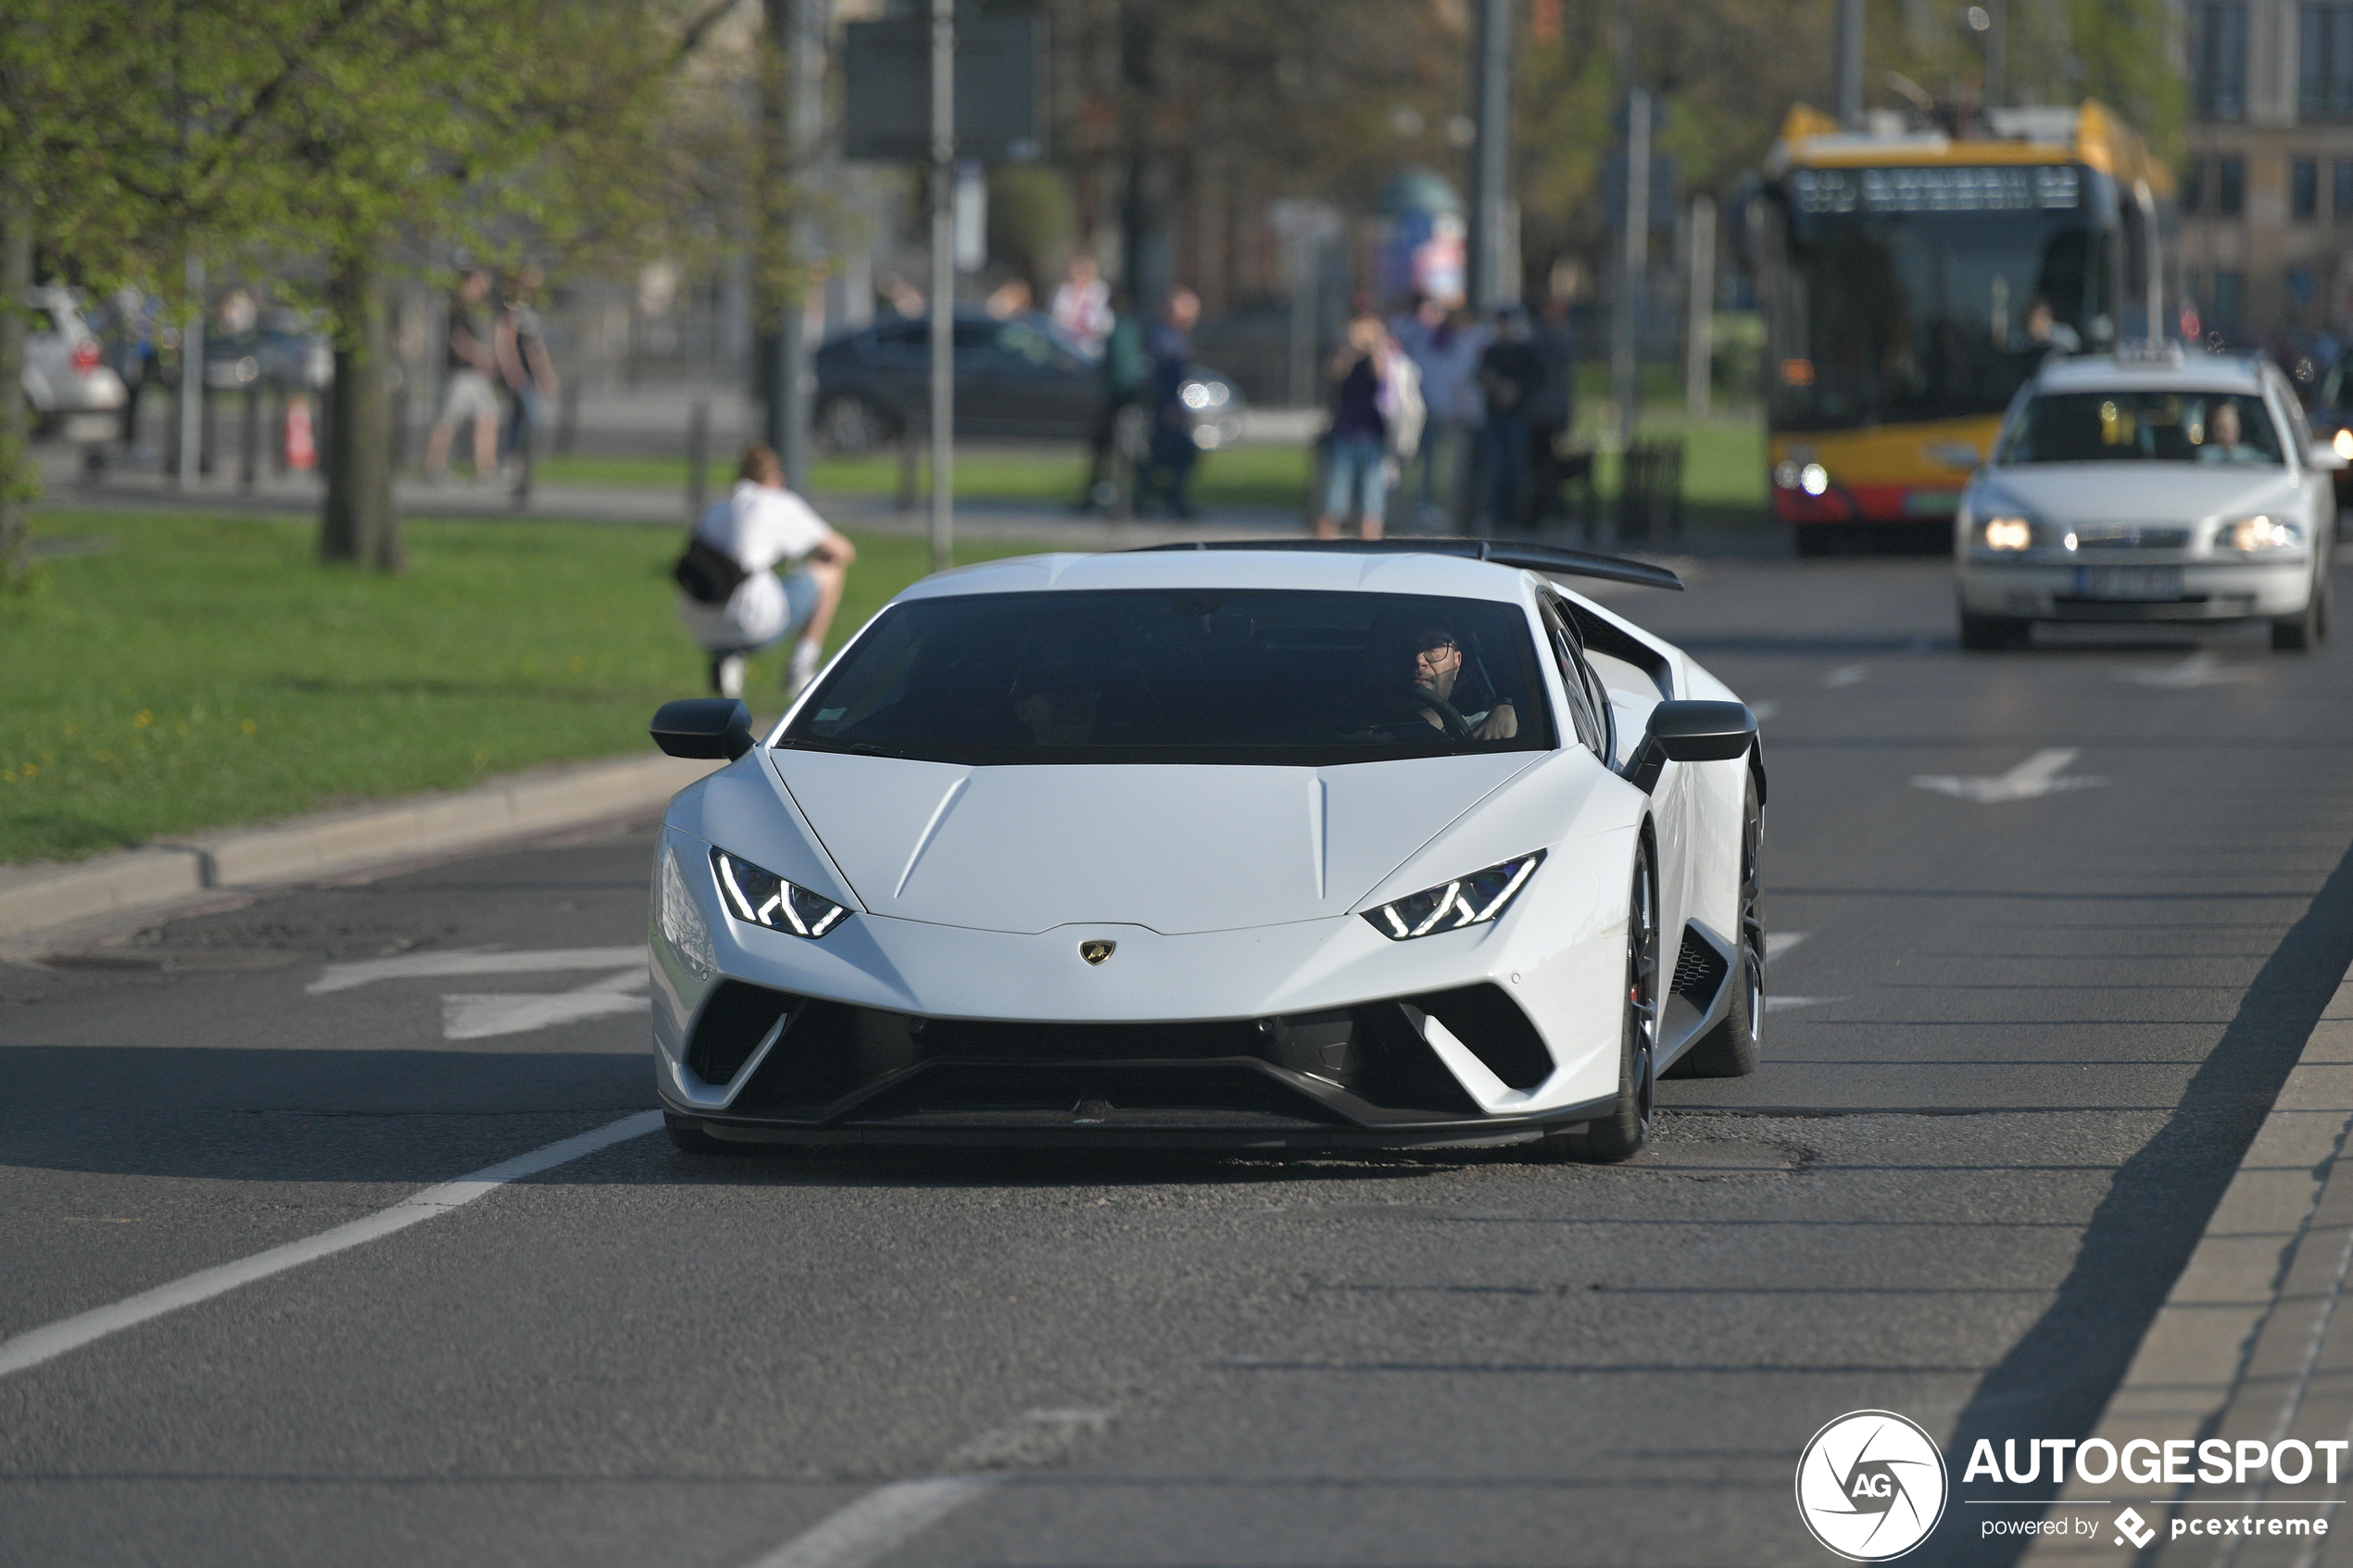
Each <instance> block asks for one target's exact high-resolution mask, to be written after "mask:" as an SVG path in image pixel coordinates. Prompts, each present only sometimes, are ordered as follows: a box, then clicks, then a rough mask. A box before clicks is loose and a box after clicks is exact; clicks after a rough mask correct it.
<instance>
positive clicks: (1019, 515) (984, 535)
mask: <svg viewBox="0 0 2353 1568" xmlns="http://www.w3.org/2000/svg"><path fill="white" fill-rule="evenodd" d="M40 456H41V460H42V481H43V488H44V498H43V500H42V501H41V503H40V509H42V510H48V511H144V510H170V511H217V512H237V513H244V514H247V515H250V514H253V513H257V512H260V513H280V514H305V515H308V514H311V513H315V512H317V511H318V509H319V506H320V501H321V496H322V495H323V494H324V489H325V486H324V483H323V482H322V481H321V479H320V478H319V476H318V475H316V474H296V473H289V474H271V473H263V474H260V475H258V476H257V478H256V482H255V484H254V487H253V488H252V489H251V490H247V489H245V487H244V486H242V485H241V484H239V483H237V480H236V478H235V477H234V475H233V474H216V475H214V476H213V477H211V478H209V479H206V480H202V481H199V482H198V483H196V484H195V487H193V488H191V489H185V490H183V489H182V488H180V487H179V486H178V485H177V484H176V483H172V482H171V481H170V479H168V478H167V477H166V476H165V475H164V474H162V473H160V472H158V471H157V470H153V469H146V468H127V467H123V466H121V465H119V464H118V465H114V466H110V467H109V468H107V470H106V471H105V472H104V473H103V474H100V475H97V476H92V475H89V474H86V473H83V472H82V471H81V469H80V467H79V464H78V462H77V461H76V459H75V457H74V454H73V452H72V450H71V449H70V448H68V447H61V446H57V445H48V446H45V447H44V448H43V449H42V450H41V454H40ZM393 499H394V503H395V505H396V506H397V507H398V508H400V511H401V513H402V515H403V516H407V517H443V518H467V519H484V520H496V519H502V518H517V517H521V518H532V519H537V520H541V521H564V522H588V523H619V524H635V525H641V526H656V527H668V528H684V527H685V526H686V522H687V517H686V493H685V491H684V490H683V489H681V490H667V489H650V488H647V487H645V486H642V485H617V484H537V485H535V486H534V487H533V490H532V497H531V505H530V506H529V508H525V509H521V510H519V509H517V508H516V507H515V504H514V501H513V498H512V496H511V495H510V493H509V491H508V488H507V486H505V485H503V484H468V483H454V482H453V483H442V484H428V483H424V482H423V481H422V480H413V479H409V480H401V481H399V482H397V483H395V484H394V486H393ZM811 499H812V501H813V502H814V504H815V505H816V508H817V509H818V511H819V512H820V513H821V514H823V515H824V517H825V519H826V520H827V521H831V522H833V523H834V524H836V525H837V526H838V527H842V528H846V529H851V530H856V531H862V532H865V533H895V534H900V535H912V536H916V537H922V536H925V535H927V534H928V533H930V531H931V520H930V517H929V515H928V513H927V512H926V511H925V509H923V508H921V507H918V508H917V509H916V510H914V511H912V512H905V511H901V510H900V508H899V507H898V504H897V503H896V502H895V501H894V500H892V499H890V498H888V497H884V496H876V495H828V494H823V493H821V494H818V495H812V497H811ZM955 530H956V536H957V537H958V538H959V539H984V540H990V541H1001V540H1022V541H1029V540H1036V541H1038V542H1040V543H1046V544H1053V545H1063V546H1069V547H1071V548H1074V549H1082V550H1104V549H1114V550H1115V549H1125V548H1128V547H1130V546H1139V545H1160V544H1172V543H1176V542H1179V541H1186V540H1193V539H1221V538H1235V537H1241V536H1250V535H1265V536H1277V535H1282V534H1293V533H1304V532H1306V524H1305V521H1304V520H1303V519H1302V517H1301V516H1300V514H1299V513H1298V512H1296V511H1294V510H1291V509H1290V508H1272V507H1269V508H1219V509H1216V510H1214V511H1210V512H1206V513H1204V514H1203V515H1202V518H1201V519H1200V520H1199V521H1192V522H1178V521H1159V520H1138V521H1129V522H1120V521H1113V520H1111V519H1107V518H1101V517H1096V516H1091V515H1088V514H1082V513H1074V512H1072V511H1070V510H1069V509H1067V508H1062V507H1052V506H1040V505H1038V504H1035V503H1031V502H1020V501H997V500H961V501H959V502H957V503H956V508H955Z"/></svg>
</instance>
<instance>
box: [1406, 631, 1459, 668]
mask: <svg viewBox="0 0 2353 1568" xmlns="http://www.w3.org/2000/svg"><path fill="white" fill-rule="evenodd" d="M1453 646H1454V639H1453V638H1452V637H1441V638H1440V639H1439V640H1438V641H1436V642H1424V641H1422V640H1420V639H1418V638H1411V637H1409V638H1407V639H1406V646H1405V652H1407V653H1408V654H1410V655H1412V656H1413V657H1414V658H1415V659H1428V660H1429V661H1430V662H1431V663H1432V664H1435V663H1437V662H1438V661H1439V659H1441V658H1443V657H1444V656H1445V655H1446V654H1447V653H1449V652H1451V651H1452V650H1453Z"/></svg>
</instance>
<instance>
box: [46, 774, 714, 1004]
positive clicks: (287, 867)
mask: <svg viewBox="0 0 2353 1568" xmlns="http://www.w3.org/2000/svg"><path fill="white" fill-rule="evenodd" d="M714 766H715V764H713V763H710V762H699V761H683V760H680V759H676V758H672V757H664V756H661V755H659V754H656V755H653V756H647V757H631V758H624V759H619V760H606V761H600V762H587V763H579V764H573V765H565V766H558V767H549V768H535V769H531V770H529V771H524V772H519V773H510V774H508V775H506V776H505V777H502V778H497V779H493V780H491V781H489V782H488V783H486V784H480V785H478V786H476V787H475V788H472V789H468V790H459V791H457V792H455V793H434V794H427V795H418V796H411V797H408V798H406V799H402V800H392V801H384V802H380V803H378V804H375V805H371V806H364V807H359V808H356V809H350V810H344V811H327V812H321V813H318V814H316V815H312V816H307V817H297V818H296V819H294V820H292V821H290V822H280V823H276V824H274V825H271V826H267V827H259V828H233V829H227V830H223V831H222V832H220V833H214V834H202V835H199V836H196V837H191V838H183V839H176V840H170V841H165V842H159V843H157V844H153V845H150V846H148V847H145V848H140V849H127V850H123V851H122V852H120V853H119V854H113V855H101V856H98V857H96V858H95V859H89V860H83V861H80V862H77V863H73V864H69V865H22V866H0V958H32V957H38V956H40V955H41V954H42V953H44V952H46V951H48V950H50V949H51V948H53V947H56V946H57V944H58V943H59V942H60V941H70V940H71V939H72V938H74V937H76V936H78V935H88V934H91V933H94V932H96V931H97V930H99V929H101V928H104V927H107V926H109V925H111V924H114V923H119V922H120V918H121V917H123V916H125V915H131V914H135V913H138V912H140V911H142V910H145V911H154V912H160V911H162V910H164V909H168V908H169V907H170V906H172V905H174V904H182V903H188V902H191V901H199V900H204V899H208V898H211V897H220V896H221V895H223V894H234V893H240V892H258V891H261V890H264V889H267V888H271V887H275V886H283V885H286V884H294V883H300V882H310V881H315V880H317V879H319V878H321V877H330V876H345V875H350V874H353V873H356V872H364V871H369V870H372V869H378V868H382V867H386V866H390V865H394V864H397V863H400V862H404V861H410V860H415V859H424V858H440V857H447V856H450V855H455V854H461V853H465V852H469V851H472V850H478V849H484V848H488V847H493V846H496V845H498V844H502V843H510V842H513V841H517V840H521V839H527V838H536V837H543V836H545V835H547V834H554V833H562V832H567V831H571V830H574V829H579V828H585V827H591V826H595V825H597V824H599V823H604V822H626V821H630V820H633V819H637V818H643V817H650V816H652V815H654V814H655V813H656V812H658V811H660V810H661V808H662V806H663V805H664V804H666V803H667V802H668V801H669V799H670V797H672V796H673V795H675V794H676V793H677V792H678V791H680V790H682V789H684V788H686V785H688V784H692V783H694V782H695V781H696V780H697V779H698V778H701V777H702V776H703V775H704V774H705V773H707V772H709V771H711V769H712V768H713V767H714Z"/></svg>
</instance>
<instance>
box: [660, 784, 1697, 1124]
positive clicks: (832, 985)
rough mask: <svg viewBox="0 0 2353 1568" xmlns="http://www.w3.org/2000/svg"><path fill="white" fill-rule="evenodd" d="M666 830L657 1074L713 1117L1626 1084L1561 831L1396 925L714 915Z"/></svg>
mask: <svg viewBox="0 0 2353 1568" xmlns="http://www.w3.org/2000/svg"><path fill="white" fill-rule="evenodd" d="M660 854H661V859H660V860H658V861H657V866H656V893H655V899H654V909H655V918H654V920H653V921H652V922H651V932H650V937H651V945H652V948H653V954H654V964H653V1036H654V1055H655V1079H656V1086H657V1090H658V1092H659V1094H660V1096H661V1103H662V1106H663V1109H664V1110H667V1111H669V1112H670V1113H671V1114H672V1115H673V1116H675V1117H680V1118H684V1119H687V1120H688V1121H690V1122H691V1123H693V1124H695V1125H697V1126H699V1127H701V1128H702V1129H703V1130H705V1131H707V1132H709V1133H710V1134H711V1135H714V1136H717V1137H722V1138H736V1139H742V1140H748V1141H755V1142H787V1143H952V1144H1004V1143H1013V1144H1069V1145H1080V1146H1096V1145H1105V1144H1143V1145H1161V1146H1178V1145H1181V1146H1188V1147H1201V1148H1350V1147H1412V1146H1428V1145H1433V1144H1466V1143H1507V1142H1517V1141H1525V1140H1527V1139H1529V1138H1532V1137H1536V1136H1539V1135H1541V1134H1543V1133H1545V1132H1547V1131H1551V1130H1557V1129H1560V1128H1563V1127H1566V1126H1569V1125H1573V1124H1575V1123H1581V1122H1584V1121H1586V1120H1588V1119H1590V1118H1591V1117H1592V1115H1593V1114H1595V1112H1596V1111H1597V1110H1599V1109H1601V1108H1604V1107H1606V1106H1607V1105H1608V1104H1609V1103H1610V1101H1611V1100H1612V1098H1614V1096H1615V1094H1616V1090H1617V1059H1618V1054H1619V1041H1618V1033H1619V1011H1620V1009H1619V1007H1618V1005H1617V986H1618V985H1619V984H1620V980H1619V972H1620V967H1621V965H1622V963H1623V944H1624V936H1623V921H1624V913H1623V910H1622V909H1612V908H1610V907H1609V906H1608V901H1607V900H1604V899H1602V898H1600V897H1596V896H1595V895H1596V889H1597V888H1598V887H1600V886H1601V885H1602V884H1603V883H1604V879H1603V878H1599V877H1588V876H1579V875H1576V874H1572V872H1571V868H1570V867H1569V866H1568V865H1567V864H1565V863H1563V862H1564V861H1565V860H1566V859H1568V858H1567V857H1559V856H1556V857H1554V861H1553V862H1552V863H1550V864H1548V866H1547V868H1546V869H1547V871H1549V872H1556V873H1558V874H1554V875H1551V876H1547V877H1542V878H1540V879H1538V880H1537V881H1536V882H1533V883H1531V884H1529V887H1528V889H1527V890H1525V892H1524V893H1523V895H1522V897H1521V899H1520V901H1519V903H1518V904H1516V906H1515V908H1514V909H1513V911H1512V912H1511V914H1510V915H1507V916H1506V917H1505V919H1504V920H1503V921H1500V922H1496V923H1495V924H1494V925H1491V926H1482V927H1479V928H1478V929H1477V930H1474V931H1466V932H1461V933H1453V934H1449V935H1446V936H1444V937H1442V938H1432V939H1425V940H1424V941H1420V942H1414V943H1392V942H1390V941H1389V940H1388V939H1386V938H1384V937H1382V936H1380V935H1378V933H1376V932H1374V931H1373V929H1372V927H1371V926H1370V925H1369V924H1368V923H1366V922H1365V921H1363V920H1361V919H1359V918H1357V917H1356V916H1353V915H1349V916H1343V917H1340V918H1339V919H1337V920H1315V921H1308V922H1294V923H1291V924H1288V925H1279V926H1272V927H1260V928H1245V929H1241V930H1237V931H1228V932H1213V933H1204V934H1200V935H1187V936H1169V935H1163V934H1160V933H1156V932H1152V931H1150V930H1147V929H1145V928H1143V927H1140V926H1133V925H1127V926H1120V925H1113V924H1100V923H1098V924H1088V925H1087V926H1085V927H1084V928H1083V929H1082V928H1079V927H1074V926H1063V927H1057V928H1055V929H1053V930H1051V931H1048V932H1042V933H1038V934H1035V935H1021V934H1013V933H1002V932H987V931H977V930H971V929H967V928H962V927H949V926H938V925H931V924H927V923H924V922H912V921H904V920H894V919H890V918H887V917H880V916H875V915H874V914H871V913H866V914H859V915H854V916H853V917H852V918H851V919H850V920H849V921H848V922H845V923H844V924H843V925H842V926H841V927H840V928H839V929H838V930H837V931H836V932H834V933H832V934H829V935H827V936H826V937H825V938H824V940H823V941H804V940H801V939H799V938H795V937H789V936H786V935H781V934H777V933H774V932H768V931H764V930H761V929H760V928H758V927H753V926H747V925H744V924H742V923H740V922H735V921H733V920H731V919H729V918H728V917H727V916H726V915H725V914H724V910H723V909H722V908H721V907H720V905H719V903H718V900H717V898H716V897H715V893H714V892H713V890H712V889H711V885H710V882H709V878H708V877H707V876H706V875H703V874H701V873H702V870H703V868H706V867H707V866H708V864H709V849H708V847H707V846H705V845H702V844H701V843H700V842H699V841H698V840H696V839H694V838H692V837H691V836H690V835H687V834H680V833H678V832H676V831H675V830H674V829H673V830H670V831H668V832H666V833H665V834H664V842H663V846H662V848H661V851H660ZM673 866H674V867H675V868H676V872H677V874H676V876H675V878H674V880H673V878H672V875H671V870H670V868H672V867H673ZM1606 880H1607V881H1610V882H1614V881H1615V880H1616V878H1615V877H1614V876H1613V877H1610V878H1608V879H1606ZM1106 937H1111V938H1115V939H1116V941H1117V944H1118V947H1117V952H1116V954H1115V956H1114V958H1113V959H1112V960H1109V961H1108V962H1107V963H1106V964H1104V965H1103V966H1102V967H1101V968H1091V967H1088V965H1086V964H1085V963H1083V962H1082V961H1081V960H1080V958H1079V955H1078V951H1077V948H1078V943H1079V941H1080V940H1081V939H1084V938H1106ZM1679 1005H1680V1004H1679ZM1696 1016H1697V1014H1696V1013H1694V1018H1696Z"/></svg>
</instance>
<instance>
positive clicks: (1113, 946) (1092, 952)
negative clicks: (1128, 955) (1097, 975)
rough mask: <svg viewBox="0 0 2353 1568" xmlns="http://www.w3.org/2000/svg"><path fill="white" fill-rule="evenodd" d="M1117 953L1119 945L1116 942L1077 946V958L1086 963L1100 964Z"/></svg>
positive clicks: (1087, 943) (1088, 943)
mask: <svg viewBox="0 0 2353 1568" xmlns="http://www.w3.org/2000/svg"><path fill="white" fill-rule="evenodd" d="M1117 951H1119V944H1118V943H1116V942H1081V943H1080V944H1079V945H1078V956H1079V957H1080V958H1082V959H1085V960H1087V961H1088V963H1101V962H1102V961H1103V960H1105V959H1107V958H1109V957H1111V956H1112V955H1113V954H1114V953H1115V952H1117Z"/></svg>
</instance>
